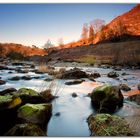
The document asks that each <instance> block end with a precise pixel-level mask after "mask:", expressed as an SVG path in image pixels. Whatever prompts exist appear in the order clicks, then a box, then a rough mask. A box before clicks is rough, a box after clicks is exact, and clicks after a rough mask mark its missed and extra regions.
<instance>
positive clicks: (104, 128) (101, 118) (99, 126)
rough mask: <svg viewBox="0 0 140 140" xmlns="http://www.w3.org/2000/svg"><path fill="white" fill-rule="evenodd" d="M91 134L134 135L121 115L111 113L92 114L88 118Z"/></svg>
mask: <svg viewBox="0 0 140 140" xmlns="http://www.w3.org/2000/svg"><path fill="white" fill-rule="evenodd" d="M87 121H88V126H89V129H90V131H91V136H133V135H134V132H133V130H132V129H131V128H129V125H128V123H127V122H126V121H125V120H124V119H122V118H121V117H119V116H115V115H110V114H97V115H96V116H93V115H90V116H89V117H88V119H87Z"/></svg>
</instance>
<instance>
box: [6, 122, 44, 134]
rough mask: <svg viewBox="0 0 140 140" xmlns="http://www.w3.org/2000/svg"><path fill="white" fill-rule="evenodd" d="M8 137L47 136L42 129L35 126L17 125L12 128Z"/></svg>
mask: <svg viewBox="0 0 140 140" xmlns="http://www.w3.org/2000/svg"><path fill="white" fill-rule="evenodd" d="M5 135H6V136H45V133H44V132H43V131H42V130H41V128H40V127H39V126H37V125H35V124H28V123H25V124H17V125H15V126H14V127H13V128H11V129H10V130H9V131H8V132H7V133H6V134H5Z"/></svg>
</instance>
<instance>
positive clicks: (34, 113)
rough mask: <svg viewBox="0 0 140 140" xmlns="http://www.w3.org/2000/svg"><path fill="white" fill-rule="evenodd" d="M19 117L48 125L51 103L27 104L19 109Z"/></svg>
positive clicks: (30, 121)
mask: <svg viewBox="0 0 140 140" xmlns="http://www.w3.org/2000/svg"><path fill="white" fill-rule="evenodd" d="M17 113H18V118H20V119H21V120H22V121H23V122H27V123H34V124H38V125H41V126H42V125H46V124H45V123H47V122H48V121H49V119H50V117H51V113H52V105H51V104H25V105H23V106H21V107H20V108H19V109H18V111H17Z"/></svg>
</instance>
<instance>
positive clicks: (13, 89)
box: [0, 88, 17, 95]
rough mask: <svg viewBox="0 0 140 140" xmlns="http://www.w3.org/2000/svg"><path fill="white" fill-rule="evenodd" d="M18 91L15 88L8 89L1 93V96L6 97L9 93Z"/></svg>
mask: <svg viewBox="0 0 140 140" xmlns="http://www.w3.org/2000/svg"><path fill="white" fill-rule="evenodd" d="M15 91H17V90H16V89H15V88H7V89H5V90H2V91H0V95H5V94H7V93H11V92H15Z"/></svg>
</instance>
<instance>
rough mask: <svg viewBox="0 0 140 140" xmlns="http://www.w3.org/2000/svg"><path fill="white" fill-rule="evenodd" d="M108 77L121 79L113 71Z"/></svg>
mask: <svg viewBox="0 0 140 140" xmlns="http://www.w3.org/2000/svg"><path fill="white" fill-rule="evenodd" d="M107 76H108V77H110V78H116V77H119V74H118V73H117V72H115V71H111V72H109V73H108V74H107Z"/></svg>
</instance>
